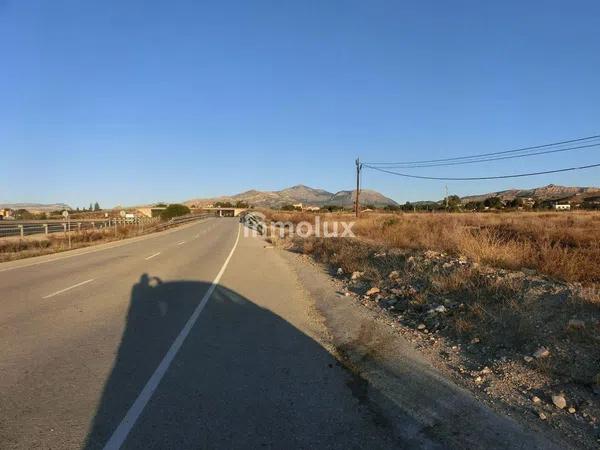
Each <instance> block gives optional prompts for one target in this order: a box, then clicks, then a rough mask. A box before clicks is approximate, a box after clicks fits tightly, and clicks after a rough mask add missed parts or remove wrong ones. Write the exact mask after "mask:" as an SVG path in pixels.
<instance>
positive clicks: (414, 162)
mask: <svg viewBox="0 0 600 450" xmlns="http://www.w3.org/2000/svg"><path fill="white" fill-rule="evenodd" d="M598 138H600V135H594V136H587V137H582V138H577V139H570V140H567V141H559V142H552V143H550V144H542V145H535V146H530V147H522V148H517V149H513V150H504V151H500V152H489V153H480V154H477V155H470V156H457V157H452V158H441V159H429V160H421V161H401V162H367V163H364V164H369V165H382V166H393V165H407V164H427V163H438V162H447V161H462V160H469V159H475V158H482V157H486V156H495V155H506V154H510V153H519V152H525V151H528V150H536V149H540V148H547V147H556V146H558V145H563V144H572V143H574V142H582V141H589V140H592V139H598Z"/></svg>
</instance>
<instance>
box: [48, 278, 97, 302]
mask: <svg viewBox="0 0 600 450" xmlns="http://www.w3.org/2000/svg"><path fill="white" fill-rule="evenodd" d="M92 281H94V279H93V278H90V279H89V280H85V281H82V282H81V283H77V284H74V285H73V286H69V287H68V288H64V289H61V290H60V291H56V292H53V293H52V294H48V295H46V296H44V297H42V298H50V297H54V296H55V295H58V294H62V293H63V292H67V291H70V290H71V289H74V288H76V287H79V286H83V285H84V284H87V283H91V282H92Z"/></svg>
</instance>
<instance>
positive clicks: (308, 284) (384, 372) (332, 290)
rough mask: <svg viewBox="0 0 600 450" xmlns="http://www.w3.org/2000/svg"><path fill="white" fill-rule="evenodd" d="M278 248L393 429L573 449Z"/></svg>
mask: <svg viewBox="0 0 600 450" xmlns="http://www.w3.org/2000/svg"><path fill="white" fill-rule="evenodd" d="M277 251H278V252H279V253H280V254H281V256H282V257H283V258H284V259H285V260H286V261H287V262H288V264H289V266H290V267H291V268H292V269H293V271H294V272H295V273H296V275H297V277H298V279H299V281H300V284H301V285H302V286H303V287H304V288H305V290H306V292H307V295H308V296H309V297H310V298H311V299H312V302H313V307H314V310H315V312H316V313H317V316H318V317H320V319H321V321H322V325H323V336H322V339H323V340H324V341H325V342H324V343H325V344H326V345H328V346H329V347H330V349H331V350H330V351H332V352H333V353H334V354H335V355H336V357H337V358H338V360H339V361H340V362H341V363H342V364H343V365H344V366H345V367H346V368H347V369H348V370H350V371H351V372H352V373H353V380H354V381H353V386H352V387H351V388H352V389H353V390H354V391H355V394H356V396H357V397H358V398H359V400H360V401H361V403H363V404H365V405H368V407H369V408H370V409H371V410H372V411H373V414H375V415H376V416H377V417H379V418H380V420H381V421H382V423H385V424H387V425H388V426H390V427H391V428H392V429H393V432H394V434H396V435H397V436H399V437H400V436H401V437H402V438H403V440H405V439H408V440H409V441H411V442H414V443H418V442H429V443H432V442H435V443H438V444H437V445H440V446H441V447H443V448H540V449H541V448H544V449H548V448H571V447H570V445H569V443H567V442H565V441H564V440H563V439H562V438H561V436H560V435H559V434H558V433H556V432H554V431H553V430H548V429H544V428H543V427H541V426H539V425H538V424H537V423H535V422H530V423H527V422H525V423H523V421H517V420H515V419H514V418H511V417H510V414H511V412H510V410H508V409H507V408H504V407H503V406H502V405H496V404H489V403H488V404H486V403H485V402H482V401H481V399H479V398H477V396H475V395H473V393H471V392H469V390H467V389H466V387H465V386H462V385H461V383H460V380H457V379H453V377H452V374H451V373H450V372H449V371H445V370H444V367H443V365H439V364H436V361H435V360H432V358H431V357H430V355H428V354H426V353H423V352H420V351H418V350H417V349H416V347H417V346H415V344H414V343H412V342H410V341H409V340H408V339H406V338H405V337H403V336H402V330H401V328H402V326H401V325H400V324H398V323H394V322H393V321H390V320H388V319H387V318H386V317H385V316H384V315H382V314H381V313H380V312H379V311H374V310H371V309H369V308H365V307H364V305H362V304H361V302H360V301H359V300H358V299H357V298H356V297H354V296H352V295H347V290H346V288H345V285H344V282H343V281H341V280H340V279H338V278H336V277H335V276H332V275H331V274H330V273H329V271H328V269H327V268H326V267H325V266H323V265H320V264H317V263H315V262H314V261H313V260H312V259H311V258H309V257H307V256H305V255H300V254H297V253H293V252H290V251H286V250H284V249H281V248H280V249H277ZM436 366H437V367H436ZM416 446H421V445H416Z"/></svg>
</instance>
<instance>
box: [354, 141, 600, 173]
mask: <svg viewBox="0 0 600 450" xmlns="http://www.w3.org/2000/svg"><path fill="white" fill-rule="evenodd" d="M598 146H600V142H598V143H597V144H589V145H579V146H576V147H566V148H559V149H553V150H543V151H540V152H534V153H525V154H523V155H510V156H497V157H493V158H482V159H475V160H472V161H454V162H445V163H431V164H411V165H409V164H408V163H407V164H393V163H388V164H386V166H385V167H386V168H388V169H417V168H421V167H441V166H457V165H463V164H474V163H481V162H487V161H500V160H504V159H515V158H526V157H529V156H536V155H546V154H550V153H560V152H566V151H571V150H580V149H586V148H592V147H598ZM365 164H368V163H365Z"/></svg>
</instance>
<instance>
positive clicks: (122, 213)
mask: <svg viewBox="0 0 600 450" xmlns="http://www.w3.org/2000/svg"><path fill="white" fill-rule="evenodd" d="M126 214H127V213H126V212H125V210H122V211H121V212H120V213H119V215H120V216H121V217H125V215H126Z"/></svg>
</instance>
